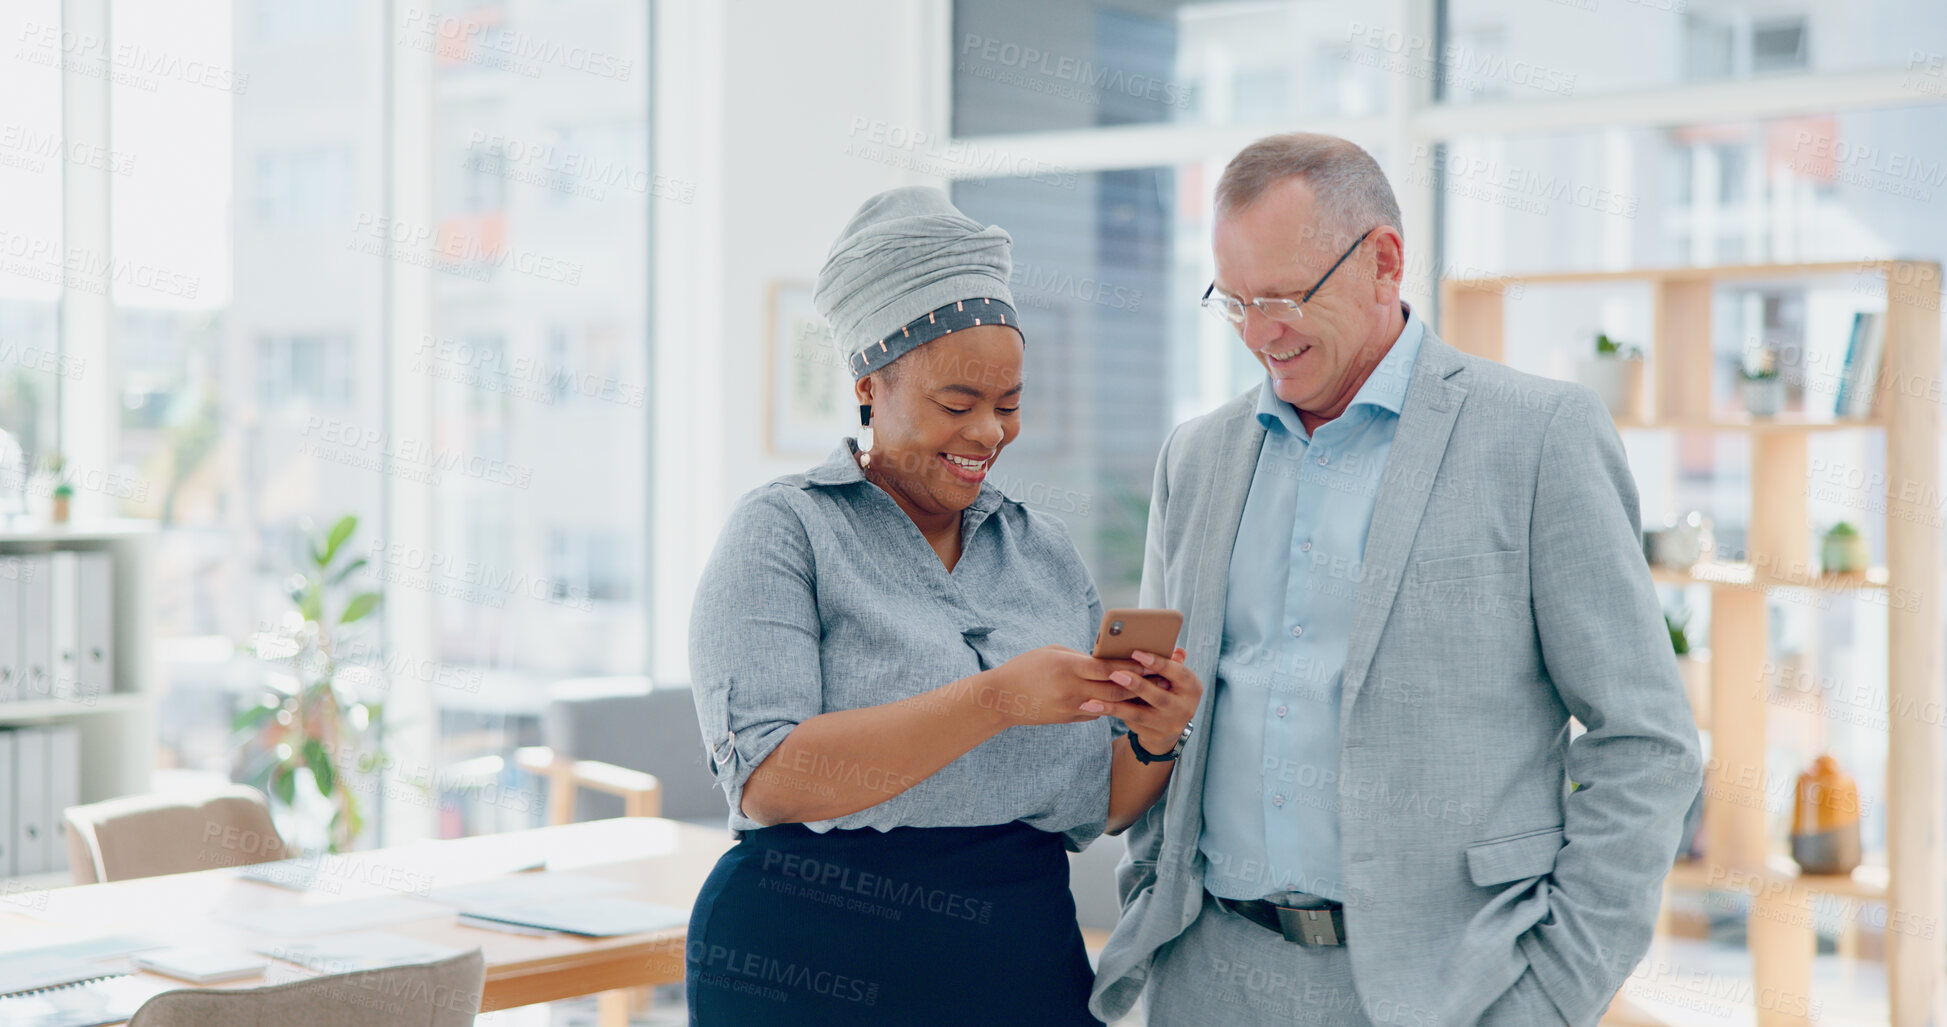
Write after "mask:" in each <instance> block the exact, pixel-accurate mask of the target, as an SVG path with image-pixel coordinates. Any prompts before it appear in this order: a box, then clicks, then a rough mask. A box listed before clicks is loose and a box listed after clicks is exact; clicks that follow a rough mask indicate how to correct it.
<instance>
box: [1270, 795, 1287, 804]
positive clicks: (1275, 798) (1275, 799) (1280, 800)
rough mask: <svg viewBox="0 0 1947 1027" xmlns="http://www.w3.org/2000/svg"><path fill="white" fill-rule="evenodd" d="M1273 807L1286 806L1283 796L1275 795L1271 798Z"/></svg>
mask: <svg viewBox="0 0 1947 1027" xmlns="http://www.w3.org/2000/svg"><path fill="white" fill-rule="evenodd" d="M1271 805H1273V806H1282V805H1284V796H1282V795H1273V796H1272V797H1271Z"/></svg>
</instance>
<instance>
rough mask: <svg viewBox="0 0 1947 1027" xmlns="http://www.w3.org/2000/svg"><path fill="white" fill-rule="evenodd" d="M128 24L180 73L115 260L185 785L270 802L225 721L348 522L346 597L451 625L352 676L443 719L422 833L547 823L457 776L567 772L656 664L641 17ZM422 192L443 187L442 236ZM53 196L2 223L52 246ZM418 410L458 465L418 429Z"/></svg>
mask: <svg viewBox="0 0 1947 1027" xmlns="http://www.w3.org/2000/svg"><path fill="white" fill-rule="evenodd" d="M44 6H47V7H48V8H49V10H48V11H47V12H45V13H46V15H47V18H48V19H49V21H50V23H52V22H54V21H56V20H58V19H57V13H58V12H56V11H55V10H54V7H55V6H56V5H53V4H51V3H50V4H47V5H44ZM388 11H391V12H392V16H393V17H395V18H396V19H397V22H396V24H388V23H387V21H386V18H387V12H388ZM113 19H114V21H113V32H114V35H115V38H116V42H117V45H118V46H120V47H124V48H126V50H127V52H129V53H139V54H147V55H150V57H151V59H150V60H147V61H146V62H143V66H144V67H149V68H154V69H158V70H157V72H156V73H155V74H144V75H140V76H134V75H128V74H125V75H122V76H120V78H119V79H118V80H117V81H116V83H115V86H114V89H113V94H112V97H111V99H112V111H113V126H112V127H113V138H114V140H115V149H116V151H117V153H118V154H120V153H123V152H126V154H127V158H128V160H129V164H130V171H129V173H127V174H126V175H123V176H120V177H119V178H118V179H117V180H116V181H115V183H114V197H113V199H114V202H113V215H114V222H113V250H114V253H115V257H116V259H117V260H118V261H126V262H127V266H128V267H129V268H131V271H130V272H129V274H127V275H119V274H118V275H117V280H116V283H115V291H114V311H115V324H114V343H113V345H114V351H115V354H116V360H115V361H114V369H113V373H115V374H117V375H118V376H119V380H120V388H119V391H118V397H119V401H120V402H119V405H118V408H117V409H116V410H114V411H101V412H100V413H101V414H102V415H103V416H104V417H108V416H113V417H115V418H116V419H117V420H118V422H119V429H120V435H119V439H118V449H119V459H120V462H121V464H122V466H123V469H124V470H125V471H126V473H127V476H128V477H129V479H130V480H134V481H137V482H140V483H142V485H143V487H142V488H140V489H136V490H133V492H132V494H131V495H130V496H127V497H123V498H122V500H121V502H120V504H119V512H121V513H123V514H126V515H130V516H141V517H150V518H156V519H158V520H160V521H161V524H162V537H161V544H160V546H159V555H158V568H157V592H158V603H157V606H158V610H159V611H160V612H159V614H158V618H159V623H158V625H157V634H158V637H159V646H158V648H159V655H160V663H161V665H162V666H161V670H162V675H163V681H162V684H161V687H160V689H159V691H160V692H161V695H160V697H159V698H160V703H159V709H160V710H161V711H162V712H161V715H160V718H159V720H160V723H159V725H158V730H159V732H160V739H161V747H160V753H161V760H162V762H163V763H164V764H165V765H167V766H175V767H182V768H186V769H193V770H202V771H211V772H219V773H237V772H240V771H241V770H242V768H241V766H240V765H239V764H238V763H237V757H236V755H235V740H234V739H233V738H232V736H231V733H230V721H231V718H232V716H233V715H234V714H235V713H236V711H237V710H239V709H241V708H242V707H244V706H246V705H250V704H253V703H254V702H255V701H256V698H257V696H258V695H260V694H261V693H262V690H263V687H264V684H265V681H266V674H267V673H268V672H269V670H270V669H267V668H266V667H265V665H263V664H261V663H259V662H257V661H256V660H254V659H253V658H252V657H251V656H250V655H249V654H248V653H246V652H244V651H243V650H242V649H241V648H239V644H240V643H245V642H248V641H250V640H251V639H252V636H253V635H254V634H255V633H257V632H260V631H263V630H265V629H266V628H267V627H269V626H271V625H274V624H275V623H276V622H277V621H278V620H279V619H280V618H282V617H285V616H286V615H287V613H288V612H289V610H290V608H291V605H292V604H291V599H290V597H289V594H288V587H289V586H288V583H287V582H288V579H289V576H290V575H291V574H292V573H293V572H294V571H296V570H297V569H299V567H300V564H301V561H302V560H303V559H304V557H305V554H306V540H307V538H308V537H309V536H311V535H312V534H314V533H316V532H319V531H321V530H322V529H324V528H325V527H327V526H329V525H330V524H332V523H334V522H335V521H336V520H338V518H340V517H342V516H344V515H346V514H352V515H356V516H357V517H358V518H359V530H358V534H357V535H356V536H355V538H354V539H353V542H352V545H353V546H354V547H355V549H356V550H357V553H358V555H360V556H364V557H365V558H367V561H368V562H367V564H366V565H365V566H364V567H363V568H362V569H360V570H358V571H356V572H354V575H353V577H352V578H351V579H350V581H349V584H351V585H354V586H357V587H359V588H366V589H372V590H377V591H382V592H384V593H386V594H388V595H389V596H392V597H395V598H396V597H401V596H414V595H415V593H420V594H422V595H419V596H417V597H416V598H425V599H427V600H428V601H429V602H430V603H431V604H432V613H433V615H432V620H431V623H430V625H429V627H428V629H427V630H426V631H424V632H423V637H421V636H416V635H413V634H412V633H410V632H408V633H404V634H401V633H397V632H395V633H393V634H391V635H389V636H388V635H386V634H385V632H384V631H383V630H382V618H381V617H378V616H375V617H372V618H369V619H367V620H366V622H365V623H363V624H361V625H358V626H357V630H356V631H355V632H350V633H348V634H352V635H355V636H356V637H354V638H348V639H345V640H342V641H344V643H345V648H343V649H341V659H340V663H341V664H342V665H345V666H348V667H352V668H356V669H355V670H354V671H353V673H354V674H355V675H356V677H357V680H358V681H359V682H361V683H360V685H359V686H358V687H359V688H361V689H363V690H366V691H368V692H369V693H370V694H369V696H368V698H371V699H374V700H384V699H386V698H388V696H389V695H390V694H392V690H394V689H396V688H397V687H399V686H400V685H406V686H409V687H411V688H414V689H416V690H418V691H419V692H421V693H423V694H426V695H428V696H429V697H430V709H431V714H432V721H433V722H432V723H430V724H422V725H412V726H408V727H405V728H404V729H407V730H418V731H424V732H426V733H427V735H426V741H427V743H428V744H429V745H430V749H428V750H426V752H427V753H428V756H429V758H430V760H431V761H432V762H434V763H435V764H436V765H437V766H438V767H440V768H442V770H441V772H440V773H438V775H437V776H435V777H434V778H433V779H432V784H431V785H430V786H429V788H428V789H424V790H423V791H425V792H426V794H425V795H423V797H421V798H420V799H416V800H415V801H424V802H427V803H430V804H433V806H434V817H433V823H434V825H435V829H436V830H438V831H439V832H441V833H443V834H458V833H465V832H473V831H481V830H493V829H498V828H503V827H518V826H528V825H530V824H532V823H534V822H535V818H537V817H538V815H539V809H538V806H537V805H536V804H531V803H512V802H503V803H499V804H495V803H491V802H489V803H484V804H483V803H479V802H475V801H473V799H472V797H471V796H470V794H469V789H470V788H473V787H475V786H478V785H480V784H481V783H482V782H480V781H476V780H473V779H472V778H470V777H469V776H468V774H467V773H466V772H455V773H446V772H445V769H446V768H449V767H453V766H457V765H460V764H464V763H465V762H466V761H467V760H470V759H473V758H474V757H479V756H491V755H496V754H502V753H504V752H506V751H507V750H508V749H509V748H510V747H511V746H513V745H516V744H525V743H531V742H534V741H537V740H538V731H539V728H538V724H539V713H540V711H541V709H542V707H543V705H544V704H545V701H546V685H547V684H548V683H549V682H550V681H552V680H555V679H559V678H564V677H572V676H578V675H589V674H627V673H640V672H642V671H643V670H644V669H645V667H646V664H647V655H646V652H645V646H644V637H645V632H644V630H643V627H644V625H645V624H646V623H647V620H648V618H647V614H646V611H645V608H644V604H645V602H646V590H645V588H644V583H643V568H644V567H645V566H646V562H647V556H646V553H645V551H644V547H645V545H646V540H647V537H648V524H647V522H646V518H645V513H644V499H645V491H646V489H645V485H644V480H643V476H644V474H645V469H646V466H647V452H646V450H647V445H648V432H647V410H646V403H647V394H646V387H647V382H646V375H647V371H646V366H647V324H646V309H647V304H646V300H645V282H646V279H647V266H648V220H647V219H648V212H649V204H650V203H651V202H652V201H653V200H654V199H655V198H656V196H657V189H658V185H657V181H656V180H655V179H654V178H653V176H652V175H651V174H650V172H649V164H648V159H649V158H648V152H647V149H648V146H647V140H648V131H647V126H648V123H649V107H648V92H649V91H648V67H647V57H648V23H647V11H646V8H645V7H644V6H643V5H640V4H633V3H624V2H620V0H616V2H607V0H602V2H589V3H577V4H555V3H517V2H510V3H490V4H479V3H468V4H461V5H442V4H432V5H424V6H420V7H412V6H410V5H407V6H404V7H397V6H394V7H387V6H386V5H381V4H374V3H365V4H352V5H340V4H321V3H299V4H283V3H276V2H272V0H197V2H194V3H189V4H182V5H172V6H171V7H170V8H169V9H168V10H166V11H165V10H163V9H161V8H155V9H151V7H150V6H148V5H143V4H135V3H117V4H115V5H114V6H113ZM413 60H424V61H427V62H430V64H431V65H432V66H433V69H434V71H433V78H432V82H431V84H430V86H429V87H427V88H429V89H430V94H429V95H428V96H427V102H428V104H430V106H431V110H432V124H433V126H434V133H433V137H432V138H431V139H429V140H428V141H427V145H426V147H425V149H424V151H423V152H424V154H425V160H424V162H422V164H423V166H415V165H412V164H410V157H408V158H405V161H406V163H400V161H401V159H402V158H401V157H400V155H399V154H398V153H396V152H393V151H392V150H390V149H389V144H388V140H387V134H388V131H389V127H388V126H389V125H390V121H391V118H392V111H393V109H394V105H395V103H396V101H398V99H399V97H397V96H388V95H387V88H388V87H387V83H388V81H392V82H393V83H394V84H393V88H394V89H395V90H396V89H402V88H412V87H411V86H410V85H402V84H400V83H409V82H411V81H413V80H412V79H411V78H410V77H409V76H406V77H400V78H396V79H392V80H388V78H387V71H386V69H387V65H388V63H393V64H395V65H396V64H400V63H404V62H407V61H413ZM190 68H194V69H197V73H196V74H194V75H191V74H189V72H188V71H187V70H186V69H190ZM6 73H7V74H9V75H13V76H16V77H23V76H24V77H23V78H22V88H28V87H33V88H39V89H50V88H51V89H52V93H51V94H50V97H49V99H48V102H47V103H45V104H41V105H24V108H23V109H28V108H31V109H32V110H34V111H36V112H41V111H44V112H46V116H47V117H48V118H50V119H51V120H50V125H49V126H48V128H49V130H51V129H52V128H55V127H58V115H57V113H56V112H58V110H59V107H60V105H59V102H58V87H49V86H47V85H46V84H42V85H38V86H37V85H35V83H34V82H33V81H32V79H33V76H34V74H36V73H37V72H36V66H35V65H32V64H31V63H29V64H23V63H21V62H12V63H10V64H8V65H7V67H6ZM50 74H52V73H50ZM42 130H43V129H42V128H38V127H35V126H26V128H25V129H24V131H33V132H39V131H42ZM23 138H24V135H23ZM6 142H7V140H6V139H4V138H0V146H4V145H5V144H6ZM413 152H415V153H416V152H419V151H413ZM388 161H392V162H394V163H392V164H390V165H388ZM4 163H5V162H4V161H0V174H8V173H26V172H23V170H22V169H21V168H18V167H16V168H14V169H12V171H11V172H10V171H9V169H8V168H7V167H5V166H4ZM399 178H412V179H420V180H423V181H426V182H428V183H430V185H431V205H430V209H428V210H427V211H426V212H425V213H424V214H423V216H422V215H420V214H415V213H411V212H409V211H404V210H402V208H401V204H402V203H405V202H411V201H409V200H406V201H402V200H401V199H400V196H401V193H400V191H399V189H398V188H397V185H398V179H399ZM388 181H392V183H393V184H392V186H391V187H389V186H388ZM58 183H59V175H58V169H53V170H47V169H43V170H40V171H35V172H32V173H30V174H28V175H27V177H26V178H24V179H23V180H22V182H21V183H20V184H21V188H20V189H18V190H7V191H5V192H4V193H0V212H3V213H4V214H6V215H7V216H8V217H12V218H14V219H15V221H14V222H13V223H12V225H10V226H8V227H9V228H10V229H11V228H14V227H17V228H18V229H19V230H20V231H23V232H28V233H32V234H35V235H36V236H38V237H42V238H53V239H58V231H59V221H58V209H59V205H58V202H57V201H58V191H56V190H58ZM213 226H216V227H213ZM401 266H409V267H412V268H419V269H426V270H429V271H430V272H431V274H430V285H429V286H428V288H429V290H430V294H429V295H428V296H426V297H424V300H425V302H427V303H429V304H430V309H431V317H430V323H431V326H432V327H431V330H430V331H427V332H425V333H422V334H418V335H416V336H415V337H412V338H399V337H395V336H396V334H397V333H396V332H395V330H394V328H393V327H392V326H393V325H395V324H396V323H397V322H396V320H394V319H393V318H392V316H391V314H392V311H393V310H394V309H395V308H396V306H397V305H398V304H400V303H402V302H404V303H408V304H413V303H417V302H419V301H420V299H421V298H420V297H417V296H401V295H400V294H399V292H398V291H397V290H399V289H400V288H408V289H409V288H412V286H410V285H408V286H404V287H401V286H399V285H398V284H397V279H396V276H394V275H393V272H394V271H395V270H396V269H398V268H399V267H401ZM389 281H391V282H392V284H391V285H388V282H389ZM30 286H31V283H23V282H21V281H19V280H17V279H16V278H15V277H14V276H8V277H7V279H6V281H5V283H4V284H0V290H3V289H15V288H17V289H19V290H21V291H22V292H23V295H25V294H26V293H30V292H31V291H32V290H31V288H30ZM388 289H392V290H394V291H393V292H391V293H388ZM42 292H43V293H44V296H43V297H42V298H41V299H40V300H39V301H37V303H35V304H28V303H20V304H15V303H11V302H5V301H4V299H0V325H19V326H20V327H19V329H18V330H10V331H9V332H8V334H7V335H6V337H5V340H4V341H5V342H7V343H13V342H16V341H18V342H21V343H26V342H28V341H30V340H31V339H32V338H37V337H39V336H40V335H42V334H44V335H45V336H46V338H47V341H48V342H49V343H51V342H52V341H53V323H54V322H53V304H54V299H55V298H56V296H57V295H58V292H57V289H56V287H55V286H53V285H46V286H44V287H42ZM4 295H5V293H4V292H0V296H4ZM388 304H391V305H388ZM36 310H39V311H40V312H39V313H38V314H37V313H36ZM37 318H38V320H37ZM402 356H404V357H405V358H407V359H403V360H402V359H401V357H402ZM400 368H404V370H403V371H398V372H397V373H398V374H399V375H400V377H397V378H389V377H388V376H389V375H391V374H393V373H394V372H395V370H396V369H400ZM0 373H3V374H4V377H0V389H4V390H11V391H8V392H0V395H5V396H9V397H11V396H16V395H17V396H19V397H21V398H20V399H18V400H17V401H16V400H13V399H9V400H8V401H7V402H4V403H0V427H7V428H8V430H9V431H14V432H16V433H17V434H19V435H20V436H21V437H22V439H23V441H24V442H25V443H26V444H27V445H29V446H30V447H32V446H34V445H37V444H40V445H45V443H46V440H45V439H44V438H42V437H40V436H37V435H36V432H37V431H39V432H42V433H43V434H44V433H45V431H46V430H47V426H51V424H52V416H53V415H52V410H51V404H52V397H53V389H52V385H51V377H50V374H51V372H49V371H43V370H36V369H34V368H33V367H32V366H30V362H25V361H23V362H21V366H19V367H15V366H14V365H13V364H7V365H5V366H4V368H0ZM97 373H104V374H105V373H110V372H109V370H108V369H106V368H103V369H99V371H98V372H97ZM399 404H405V407H404V408H405V409H407V410H408V411H409V412H410V411H412V410H421V411H422V412H423V413H425V414H426V415H427V416H428V419H429V421H430V423H431V425H432V427H431V429H430V431H429V432H427V431H416V430H407V429H404V428H401V427H400V425H399V423H398V420H399V418H398V414H397V412H398V411H399V410H400V409H401V407H400V405H399ZM414 404H417V406H414ZM41 410H45V411H46V413H44V414H39V413H37V411H41ZM16 425H17V427H16ZM37 425H38V426H39V427H37ZM420 487H425V488H427V490H428V492H429V494H430V496H431V498H432V507H433V509H432V521H433V523H432V525H431V528H432V532H433V534H432V536H431V537H432V538H433V539H436V540H437V541H436V542H433V543H431V544H430V545H420V544H419V543H418V542H417V541H412V542H402V541H400V539H399V538H398V537H397V527H396V526H395V525H393V524H391V523H389V521H388V512H389V509H390V508H389V506H388V499H387V496H388V494H389V491H397V490H399V489H402V488H420ZM401 675H405V676H406V677H409V678H411V679H412V680H410V681H408V680H404V679H403V678H402V677H401ZM481 765H482V764H480V763H478V761H475V762H474V763H473V764H471V765H470V766H472V767H475V768H477V767H479V766H481ZM487 783H491V782H487ZM503 783H505V782H503ZM379 784H380V786H381V787H383V788H384V789H385V790H386V792H388V793H390V794H406V793H407V792H409V791H411V792H412V794H415V795H418V792H417V791H413V790H412V789H408V788H404V787H400V788H395V787H393V786H392V785H391V784H387V783H384V782H380V783H379Z"/></svg>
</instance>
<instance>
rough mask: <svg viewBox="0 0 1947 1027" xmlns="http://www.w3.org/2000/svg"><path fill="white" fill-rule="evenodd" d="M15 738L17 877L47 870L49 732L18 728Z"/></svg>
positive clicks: (15, 867)
mask: <svg viewBox="0 0 1947 1027" xmlns="http://www.w3.org/2000/svg"><path fill="white" fill-rule="evenodd" d="M13 736H14V773H13V778H14V780H13V785H14V788H13V792H14V873H15V874H39V873H44V872H45V871H46V870H47V858H46V857H47V836H48V833H49V828H51V827H52V826H53V824H52V822H51V821H50V820H49V819H48V816H47V800H48V793H47V732H46V731H44V730H42V729H40V728H33V727H26V728H16V729H15V730H14V732H13Z"/></svg>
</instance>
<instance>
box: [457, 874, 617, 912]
mask: <svg viewBox="0 0 1947 1027" xmlns="http://www.w3.org/2000/svg"><path fill="white" fill-rule="evenodd" d="M628 887H629V886H628V884H627V883H625V882H622V881H612V880H610V879H608V878H606V877H588V876H585V875H582V874H563V873H542V874H518V875H515V876H512V877H496V878H494V879H492V880H489V881H471V882H468V883H466V884H450V885H447V886H445V887H443V888H434V889H433V890H431V891H429V892H427V893H426V897H427V898H429V899H432V900H433V901H434V902H444V903H447V904H449V905H453V906H459V907H462V908H464V907H467V906H471V905H475V904H478V903H482V902H512V901H521V902H553V901H556V900H559V899H578V898H585V897H587V896H590V895H610V894H613V893H615V892H619V891H626V890H628Z"/></svg>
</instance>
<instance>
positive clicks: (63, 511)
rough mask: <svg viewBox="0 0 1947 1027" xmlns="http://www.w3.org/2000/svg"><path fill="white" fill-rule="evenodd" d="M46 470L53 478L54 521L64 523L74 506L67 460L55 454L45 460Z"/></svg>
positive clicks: (72, 486)
mask: <svg viewBox="0 0 1947 1027" xmlns="http://www.w3.org/2000/svg"><path fill="white" fill-rule="evenodd" d="M47 472H48V474H50V475H52V476H53V478H54V523H56V524H66V523H68V518H69V516H70V515H71V514H72V512H73V507H74V483H72V482H70V481H68V474H67V462H66V461H64V460H62V459H61V458H60V457H59V456H56V457H54V458H53V459H51V460H49V461H48V462H47Z"/></svg>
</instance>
